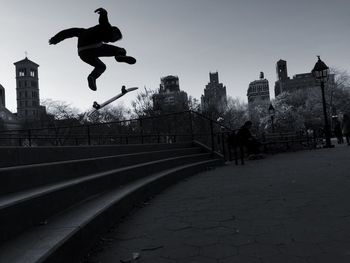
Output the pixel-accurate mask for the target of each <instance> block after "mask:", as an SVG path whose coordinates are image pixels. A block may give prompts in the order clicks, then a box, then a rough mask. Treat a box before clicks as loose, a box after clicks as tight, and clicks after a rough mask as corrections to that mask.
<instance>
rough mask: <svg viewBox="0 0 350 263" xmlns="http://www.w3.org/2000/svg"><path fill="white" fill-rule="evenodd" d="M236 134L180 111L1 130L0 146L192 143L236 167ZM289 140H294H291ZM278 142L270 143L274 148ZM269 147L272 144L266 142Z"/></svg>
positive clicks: (238, 155) (238, 147)
mask: <svg viewBox="0 0 350 263" xmlns="http://www.w3.org/2000/svg"><path fill="white" fill-rule="evenodd" d="M236 131H237V130H232V129H230V128H229V127H227V126H225V125H224V124H222V123H219V122H217V121H215V120H212V119H210V118H209V117H207V116H205V115H203V114H201V113H198V112H195V111H183V112H177V113H169V114H164V115H158V116H152V117H144V118H137V119H129V120H122V121H115V122H108V123H87V124H82V125H70V126H59V127H45V128H33V129H22V130H2V131H0V146H24V147H34V146H72V145H76V146H79V145H115V144H144V143H176V142H196V143H198V144H201V145H202V146H203V147H206V148H207V149H208V150H209V151H210V152H211V153H212V154H213V155H216V156H219V157H221V158H224V159H226V160H230V161H231V160H232V159H233V158H234V159H235V162H236V164H238V159H241V163H242V164H243V163H244V154H245V153H244V149H243V148H244V147H243V146H242V144H241V143H239V138H237V136H235V134H236ZM232 136H233V137H234V141H235V142H234V143H232V142H229V138H230V137H231V138H232ZM271 136H272V135H271ZM271 136H270V135H267V136H265V138H262V142H263V144H264V145H265V146H266V145H268V144H269V141H271V140H272V141H276V140H275V139H273V136H272V137H271ZM270 137H271V138H270ZM278 138H279V139H278V141H281V135H280V134H279V136H278ZM283 138H284V137H283ZM304 138H305V137H304ZM266 139H267V140H266ZM289 139H290V138H289ZM293 140H295V139H294V138H293ZM278 141H276V142H273V143H274V145H276V144H277V142H278ZM314 141H315V138H313V139H309V138H307V142H309V143H310V144H312V143H313V142H314ZM311 142H312V143H311ZM270 144H272V143H271V142H270ZM275 148H276V147H275Z"/></svg>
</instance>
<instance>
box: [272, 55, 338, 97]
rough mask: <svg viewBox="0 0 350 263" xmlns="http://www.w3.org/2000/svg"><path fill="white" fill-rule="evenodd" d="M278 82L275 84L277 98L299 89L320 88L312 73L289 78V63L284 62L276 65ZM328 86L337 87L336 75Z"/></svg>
mask: <svg viewBox="0 0 350 263" xmlns="http://www.w3.org/2000/svg"><path fill="white" fill-rule="evenodd" d="M276 71H277V81H276V82H275V97H277V96H278V95H279V94H281V93H282V92H293V91H296V90H299V89H307V88H313V87H318V86H320V84H319V83H318V82H317V81H316V79H315V78H314V77H313V76H312V74H311V73H301V74H296V75H294V76H293V78H292V79H290V78H289V77H288V71H287V62H286V61H284V60H279V61H277V64H276ZM325 84H326V85H335V79H334V74H331V75H330V76H329V79H328V81H327V82H326V83H325Z"/></svg>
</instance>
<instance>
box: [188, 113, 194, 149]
mask: <svg viewBox="0 0 350 263" xmlns="http://www.w3.org/2000/svg"><path fill="white" fill-rule="evenodd" d="M188 113H189V117H190V133H191V141H192V142H193V141H194V134H193V117H192V111H189V112H188Z"/></svg>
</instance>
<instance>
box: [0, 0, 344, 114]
mask: <svg viewBox="0 0 350 263" xmlns="http://www.w3.org/2000/svg"><path fill="white" fill-rule="evenodd" d="M1 1H2V5H1V11H2V12H1V16H0V25H1V42H0V47H1V48H0V57H1V60H0V84H1V85H3V86H4V87H5V89H6V106H7V108H8V109H10V110H11V111H12V112H16V111H17V110H16V93H15V89H16V84H15V68H14V65H13V63H14V62H16V61H19V60H22V59H23V58H24V57H25V51H27V52H28V58H29V59H30V60H32V61H34V62H35V63H37V64H39V65H40V67H39V78H40V80H39V81H40V82H39V88H40V97H41V99H46V98H51V99H53V100H63V101H67V102H69V103H71V104H72V106H74V107H77V108H80V109H81V110H86V109H87V108H89V107H90V105H92V102H93V101H94V100H97V101H99V102H101V101H104V100H106V99H108V98H110V97H112V96H114V95H115V94H116V93H118V92H119V90H120V87H121V85H122V84H125V85H127V86H139V87H140V88H143V87H144V86H146V87H147V88H150V89H156V88H158V87H159V83H160V78H161V77H164V76H166V75H177V76H179V79H180V89H181V90H184V91H186V92H187V93H188V95H191V96H193V97H195V98H197V99H200V96H201V94H203V89H204V87H205V85H206V84H207V83H208V81H209V72H215V71H218V72H219V78H220V82H222V83H223V84H224V85H226V87H227V93H228V95H229V96H232V97H240V98H241V99H242V100H244V101H246V100H247V99H246V92H247V88H248V84H249V82H251V81H253V80H255V79H258V77H259V72H260V71H263V72H265V77H266V78H267V79H268V80H269V82H270V94H271V95H272V97H273V94H274V92H273V86H274V82H275V80H276V73H275V64H276V62H277V60H279V59H284V60H287V62H288V72H289V76H292V75H294V74H298V73H304V72H309V71H311V69H312V68H313V66H314V64H315V63H316V60H317V58H316V55H321V58H322V59H323V60H324V61H325V62H326V64H327V65H328V66H336V67H338V68H341V69H344V70H350V64H349V58H350V52H349V43H350V32H349V31H350V16H349V10H350V1H349V0H332V1H329V0H307V1H305V0H293V1H291V0H216V1H214V0H176V1H175V0H32V1H23V0H1ZM99 7H104V8H105V9H107V11H108V14H109V20H110V22H111V24H112V25H116V26H118V27H119V28H120V29H121V31H122V32H123V35H124V38H123V40H122V41H120V42H117V43H115V44H116V45H118V46H121V47H124V48H126V50H127V51H128V53H129V54H130V55H133V56H134V57H136V58H137V60H138V62H137V64H135V65H127V64H121V63H120V64H119V63H116V62H115V60H114V59H113V58H105V59H103V61H104V62H105V63H106V65H107V70H106V71H105V73H104V74H103V75H102V76H101V77H100V78H99V79H98V82H97V85H98V90H97V91H96V92H93V91H91V90H89V88H88V87H87V80H86V77H87V75H88V74H89V73H90V71H91V70H92V68H91V67H90V66H89V65H87V64H85V63H84V62H82V61H81V60H80V59H79V57H78V55H77V50H76V44H77V39H76V38H74V39H67V40H65V41H64V42H61V43H60V44H58V45H56V46H50V45H48V39H49V38H50V37H51V36H53V35H54V34H56V33H57V32H58V31H60V30H62V29H66V28H70V27H91V26H94V25H96V24H97V23H98V15H97V14H95V13H94V10H95V9H97V8H99ZM135 95H136V94H135V93H131V94H128V95H126V96H125V97H123V98H122V99H120V100H119V102H123V103H124V104H125V105H126V106H128V105H129V102H130V101H131V100H132V99H134V98H135Z"/></svg>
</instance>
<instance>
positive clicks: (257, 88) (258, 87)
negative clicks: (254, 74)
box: [247, 72, 270, 103]
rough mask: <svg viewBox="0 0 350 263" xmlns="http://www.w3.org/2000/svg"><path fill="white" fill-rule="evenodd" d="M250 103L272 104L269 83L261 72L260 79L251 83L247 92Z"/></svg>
mask: <svg viewBox="0 0 350 263" xmlns="http://www.w3.org/2000/svg"><path fill="white" fill-rule="evenodd" d="M247 97H248V103H252V102H254V101H255V102H258V101H262V102H266V101H267V102H270V89H269V81H268V80H267V79H265V77H264V73H263V72H260V79H259V80H254V81H253V82H250V83H249V87H248V91H247Z"/></svg>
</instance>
